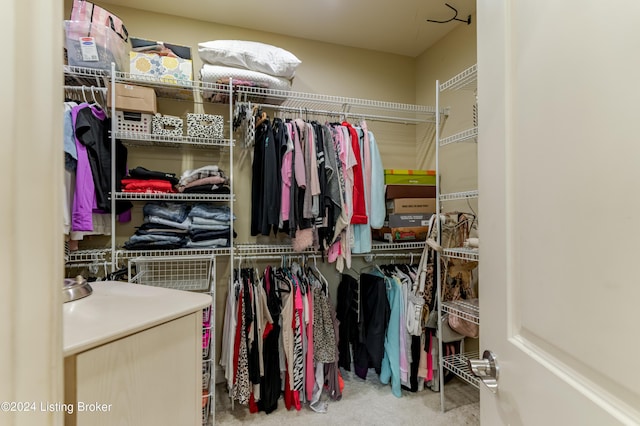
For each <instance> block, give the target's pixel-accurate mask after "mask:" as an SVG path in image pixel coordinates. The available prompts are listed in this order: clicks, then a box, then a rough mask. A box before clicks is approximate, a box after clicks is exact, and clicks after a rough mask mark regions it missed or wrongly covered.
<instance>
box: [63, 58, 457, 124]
mask: <svg viewBox="0 0 640 426" xmlns="http://www.w3.org/2000/svg"><path fill="white" fill-rule="evenodd" d="M65 75H66V76H68V77H69V79H70V82H71V83H75V84H78V83H80V84H87V83H88V84H90V85H91V84H93V82H96V81H99V80H96V78H98V79H99V78H103V79H106V78H109V75H110V71H107V70H94V69H91V68H82V67H65ZM114 78H115V80H116V81H118V82H122V83H130V84H144V85H146V86H150V87H154V88H156V95H157V96H159V97H169V98H173V99H182V100H189V101H192V100H194V99H195V96H194V93H198V92H200V93H203V94H204V93H206V94H207V96H206V98H210V97H211V96H212V94H229V93H230V86H229V85H228V84H218V83H208V82H203V81H197V80H179V81H177V82H176V80H173V79H167V78H159V77H154V76H151V75H145V74H131V73H127V72H121V71H116V72H115V75H114ZM176 83H178V84H176ZM99 85H100V84H99ZM102 85H103V86H104V85H105V84H102ZM233 93H234V94H235V96H236V97H237V99H238V100H239V101H247V100H250V101H253V102H255V103H265V102H272V103H274V104H276V105H271V107H274V108H282V109H288V110H290V111H299V112H300V113H301V114H305V113H321V114H323V115H331V114H333V115H345V116H349V117H362V118H369V119H374V120H382V121H391V122H398V123H405V124H419V123H435V113H436V108H435V107H433V106H428V105H414V104H405V103H398V102H387V101H378V100H370V99H359V98H351V97H343V96H333V95H323V94H315V93H305V92H293V91H287V90H276V89H264V88H258V87H247V86H235V87H233ZM447 111H448V110H447V108H441V109H440V113H441V114H443V115H446V114H447Z"/></svg>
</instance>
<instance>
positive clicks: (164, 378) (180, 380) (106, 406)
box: [67, 312, 202, 426]
mask: <svg viewBox="0 0 640 426" xmlns="http://www.w3.org/2000/svg"><path fill="white" fill-rule="evenodd" d="M201 317H202V315H201V313H200V312H198V313H194V314H191V315H188V316H185V317H182V318H179V319H176V320H173V321H170V322H168V323H165V324H162V325H159V326H156V327H153V328H150V329H148V330H145V331H143V332H140V333H137V334H133V335H131V336H128V337H125V338H123V339H120V340H117V341H115V342H112V343H109V344H106V345H104V346H100V347H98V348H96V349H92V350H90V351H87V352H84V353H82V354H79V355H78V356H77V357H75V364H76V365H75V369H74V370H75V372H76V380H75V383H76V392H75V400H76V401H77V403H76V404H75V407H74V409H75V412H74V416H67V419H68V420H70V419H69V417H75V420H76V423H75V424H77V425H78V426H85V425H86V426H89V425H90V426H99V425H114V424H117V425H132V426H137V425H155V426H158V425H167V426H175V425H200V424H202V404H201V397H202V344H201V340H202V318H201ZM67 366H69V365H68V364H67ZM67 377H68V376H67ZM69 396H70V395H69ZM67 424H74V423H73V420H71V421H68V422H67Z"/></svg>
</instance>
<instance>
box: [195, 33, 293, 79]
mask: <svg viewBox="0 0 640 426" xmlns="http://www.w3.org/2000/svg"><path fill="white" fill-rule="evenodd" d="M198 53H199V54H200V59H202V61H203V62H205V63H207V64H211V65H225V66H228V67H237V68H244V69H247V70H251V71H258V72H263V73H265V74H269V75H272V76H275V77H283V78H289V79H290V78H293V76H294V74H295V72H296V68H297V67H298V65H300V64H301V63H302V61H300V59H298V58H297V57H296V56H295V55H294V54H293V53H291V52H289V51H287V50H284V49H281V48H279V47H275V46H271V45H269V44H264V43H259V42H256V41H243V40H214V41H207V42H204V43H198Z"/></svg>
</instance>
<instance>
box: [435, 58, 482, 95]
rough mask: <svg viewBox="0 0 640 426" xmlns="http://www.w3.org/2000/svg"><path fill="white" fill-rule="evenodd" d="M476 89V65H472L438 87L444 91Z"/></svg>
mask: <svg viewBox="0 0 640 426" xmlns="http://www.w3.org/2000/svg"><path fill="white" fill-rule="evenodd" d="M477 87H478V65H477V64H475V65H472V66H470V67H469V68H467V69H466V70H464V71H462V72H461V73H460V74H458V75H456V76H454V77H452V78H450V79H449V80H447V81H445V82H444V83H442V84H441V85H440V91H441V92H442V91H445V90H475V89H476V88H477Z"/></svg>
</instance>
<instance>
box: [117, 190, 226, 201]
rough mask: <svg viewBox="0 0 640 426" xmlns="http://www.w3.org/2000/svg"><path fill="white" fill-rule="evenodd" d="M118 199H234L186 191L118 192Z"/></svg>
mask: <svg viewBox="0 0 640 426" xmlns="http://www.w3.org/2000/svg"><path fill="white" fill-rule="evenodd" d="M115 198H116V200H127V201H154V200H155V201H158V200H167V201H226V202H228V201H232V200H233V199H234V198H235V197H233V196H232V195H231V194H184V193H143V192H116V197H115Z"/></svg>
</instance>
